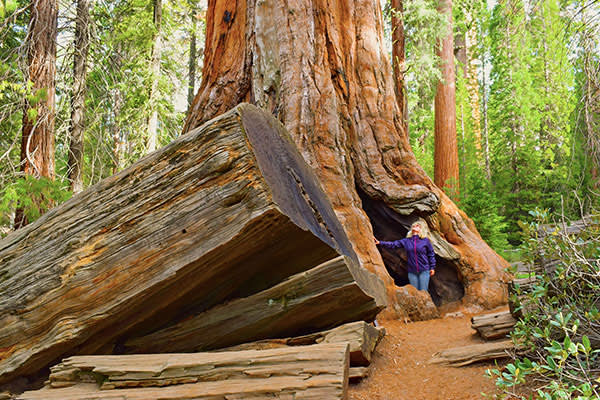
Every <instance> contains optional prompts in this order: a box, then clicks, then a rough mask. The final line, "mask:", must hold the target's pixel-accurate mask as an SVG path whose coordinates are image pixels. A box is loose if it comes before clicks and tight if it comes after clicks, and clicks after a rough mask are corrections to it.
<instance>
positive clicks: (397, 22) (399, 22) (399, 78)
mask: <svg viewBox="0 0 600 400" xmlns="http://www.w3.org/2000/svg"><path fill="white" fill-rule="evenodd" d="M392 9H393V12H392V68H393V71H394V89H395V90H396V100H397V101H398V108H399V109H400V112H401V113H402V116H401V118H402V121H403V122H402V123H403V125H404V131H405V132H406V133H407V134H408V103H407V98H406V87H405V84H404V73H405V71H406V52H405V49H404V47H405V36H404V21H403V18H402V14H403V13H404V5H403V0H392Z"/></svg>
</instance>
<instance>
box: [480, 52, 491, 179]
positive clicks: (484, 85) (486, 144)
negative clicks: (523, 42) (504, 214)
mask: <svg viewBox="0 0 600 400" xmlns="http://www.w3.org/2000/svg"><path fill="white" fill-rule="evenodd" d="M481 58H482V65H483V66H482V80H481V86H482V90H483V94H482V96H481V98H482V107H481V108H482V110H483V157H484V159H485V175H486V177H487V179H488V181H491V180H492V170H491V168H490V140H489V132H488V104H487V79H486V73H487V72H486V60H487V58H486V56H485V53H483V55H482V57H481Z"/></svg>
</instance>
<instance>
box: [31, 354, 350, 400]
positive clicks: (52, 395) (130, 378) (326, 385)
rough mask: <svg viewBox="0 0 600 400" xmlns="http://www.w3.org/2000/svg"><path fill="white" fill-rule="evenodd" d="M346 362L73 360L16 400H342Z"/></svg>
mask: <svg viewBox="0 0 600 400" xmlns="http://www.w3.org/2000/svg"><path fill="white" fill-rule="evenodd" d="M348 361H349V356H348V345H347V344H345V343H343V344H341V343H337V344H318V345H313V346H299V347H288V348H282V349H270V350H261V351H256V350H247V351H238V352H224V353H191V354H143V355H121V356H75V357H70V358H67V359H65V360H63V362H62V363H60V364H58V365H56V366H54V367H52V373H51V374H50V378H49V382H50V383H49V385H47V387H46V388H44V389H42V390H40V391H32V392H26V393H24V394H23V395H22V396H20V397H19V398H20V399H24V400H25V399H45V400H51V399H62V400H66V399H99V398H102V399H158V398H160V399H190V398H194V399H197V398H198V399H205V398H210V399H213V398H219V399H223V398H227V399H242V398H243V399H248V398H251V399H254V398H256V399H263V398H282V399H287V398H290V399H291V398H295V399H304V398H306V399H319V398H320V399H343V398H345V394H346V389H347V385H348V377H349V367H348ZM70 386H71V387H70ZM211 396H214V397H211ZM218 396H221V397H218ZM225 396H226V397H225ZM277 396H280V397H277ZM294 396H295V397H294ZM318 396H321V397H318Z"/></svg>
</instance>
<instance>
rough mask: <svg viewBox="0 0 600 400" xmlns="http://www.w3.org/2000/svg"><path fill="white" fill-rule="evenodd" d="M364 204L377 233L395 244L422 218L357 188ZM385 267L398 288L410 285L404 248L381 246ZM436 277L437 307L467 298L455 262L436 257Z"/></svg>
mask: <svg viewBox="0 0 600 400" xmlns="http://www.w3.org/2000/svg"><path fill="white" fill-rule="evenodd" d="M356 190H357V191H358V194H359V196H360V198H361V201H362V208H363V210H364V211H365V213H366V214H367V216H368V217H369V220H370V221H371V225H372V226H373V233H374V235H375V237H376V238H377V239H379V240H385V241H391V240H398V239H401V238H404V237H406V234H407V233H408V230H409V229H410V226H411V225H412V223H413V222H414V221H416V219H417V218H418V217H419V216H418V215H402V214H399V213H397V212H396V211H394V210H393V209H392V208H391V207H389V206H388V205H386V204H385V203H384V202H383V201H381V200H377V199H373V198H371V197H369V196H368V195H367V194H366V193H365V192H364V191H362V190H361V189H360V188H358V187H357V188H356ZM379 250H380V251H381V257H382V258H383V263H384V265H385V268H386V270H387V272H388V274H390V276H391V277H392V278H393V279H394V283H395V284H396V286H405V285H408V284H409V282H408V271H407V268H406V254H404V253H405V252H404V251H403V250H400V249H388V248H385V247H379ZM435 260H436V265H437V267H436V274H435V276H434V277H433V278H432V279H431V280H430V284H429V293H430V294H431V299H432V300H433V302H434V304H435V305H436V306H441V305H443V304H446V303H450V302H454V301H458V300H460V299H462V298H463V296H464V295H465V289H464V286H463V283H462V280H461V278H460V276H459V274H458V271H457V268H456V267H455V266H454V265H453V264H452V262H450V261H448V260H445V259H444V258H442V257H439V256H438V255H436V257H435Z"/></svg>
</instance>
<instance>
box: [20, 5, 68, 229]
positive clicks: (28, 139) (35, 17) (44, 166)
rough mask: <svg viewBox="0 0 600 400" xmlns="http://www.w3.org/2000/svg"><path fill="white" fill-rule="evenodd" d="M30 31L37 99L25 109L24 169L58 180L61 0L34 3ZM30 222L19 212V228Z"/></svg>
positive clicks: (30, 72)
mask: <svg viewBox="0 0 600 400" xmlns="http://www.w3.org/2000/svg"><path fill="white" fill-rule="evenodd" d="M30 7H31V21H30V23H29V32H28V34H27V38H26V41H27V62H28V75H27V78H28V80H29V81H30V82H32V84H33V85H32V88H31V90H32V93H33V95H34V97H35V98H36V100H37V101H35V102H31V101H27V103H26V105H25V110H24V112H23V132H22V137H21V171H22V172H23V173H24V174H26V175H33V176H34V177H36V178H39V177H47V178H51V179H54V121H55V108H56V106H55V105H56V99H55V93H56V87H55V83H54V78H55V74H56V35H57V19H58V2H57V0H35V1H33V2H32V3H31V6H30ZM27 223H28V221H27V218H26V217H25V215H24V212H23V209H18V210H17V211H16V215H15V228H17V229H18V228H20V227H22V226H25V225H26V224H27Z"/></svg>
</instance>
